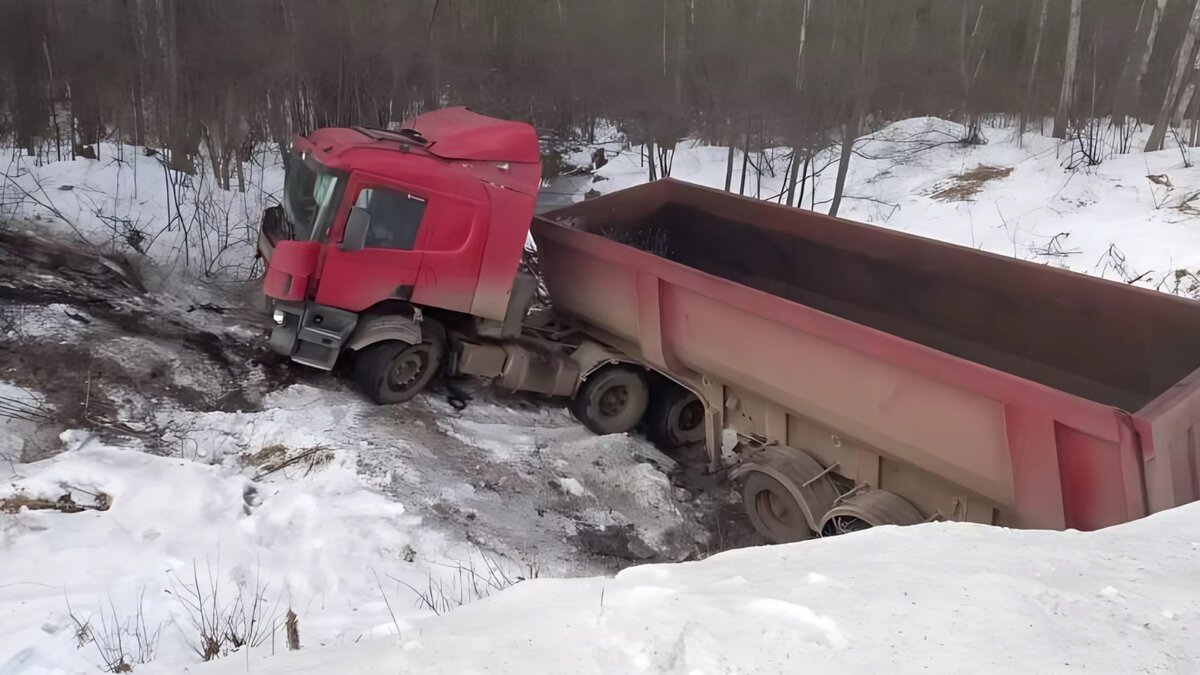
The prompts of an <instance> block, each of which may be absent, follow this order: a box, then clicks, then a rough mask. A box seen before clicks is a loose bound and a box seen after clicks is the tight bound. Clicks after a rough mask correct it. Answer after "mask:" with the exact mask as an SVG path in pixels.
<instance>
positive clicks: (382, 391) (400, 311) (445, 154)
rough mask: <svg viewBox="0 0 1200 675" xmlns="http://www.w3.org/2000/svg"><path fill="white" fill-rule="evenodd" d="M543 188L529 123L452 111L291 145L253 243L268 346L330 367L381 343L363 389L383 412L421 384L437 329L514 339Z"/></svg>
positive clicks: (439, 342)
mask: <svg viewBox="0 0 1200 675" xmlns="http://www.w3.org/2000/svg"><path fill="white" fill-rule="evenodd" d="M540 181H541V161H540V152H539V146H538V140H537V133H536V131H535V130H534V129H533V127H531V126H529V125H528V124H523V123H520V122H511V121H504V120H498V119H493V118H490V117H486V116H483V115H479V114H477V113H474V112H472V111H470V110H468V109H466V108H462V107H459V108H448V109H443V110H437V111H433V112H429V113H426V114H423V115H420V116H418V117H415V118H413V119H412V120H409V121H408V122H407V123H406V124H405V125H404V126H403V128H402V129H399V130H384V129H370V128H363V127H354V128H330V129H320V130H318V131H315V132H313V133H312V134H310V135H309V136H307V137H297V138H296V139H295V141H294V142H293V146H292V151H291V154H290V156H289V157H288V160H287V178H286V182H285V187H284V198H283V202H282V205H281V206H280V207H276V208H274V209H271V210H270V211H268V212H267V214H265V215H264V218H263V224H262V231H261V234H260V237H259V250H260V253H261V254H262V255H263V256H264V258H265V259H266V266H267V269H266V274H265V277H264V282H263V291H264V294H265V295H266V296H267V297H268V298H269V299H270V300H271V301H272V303H273V318H274V323H275V326H274V328H273V331H272V337H271V344H272V348H273V349H274V350H275V351H276V352H278V353H280V354H283V355H285V356H288V357H290V358H291V359H292V360H294V361H297V362H299V363H303V364H305V365H309V366H313V367H316V368H322V369H330V368H332V367H333V366H334V364H335V363H336V361H337V359H338V356H339V355H340V354H341V353H342V352H343V350H347V349H350V350H358V351H362V350H366V349H367V348H369V347H372V346H376V345H386V346H387V349H384V348H383V347H380V348H378V349H376V350H374V351H375V353H374V354H373V356H371V357H370V358H371V359H373V360H375V361H377V362H378V363H376V364H375V366H377V367H375V368H374V370H375V371H379V374H378V381H373V382H367V383H363V384H365V385H367V387H366V388H367V389H368V393H372V391H371V389H372V387H371V385H375V391H374V395H375V398H377V399H378V400H380V401H382V402H391V401H399V400H404V399H406V398H409V397H411V395H412V393H415V392H416V391H418V390H419V389H420V388H421V387H422V386H424V384H425V382H427V381H428V379H429V377H431V376H432V374H433V371H435V370H436V368H437V366H438V363H439V362H440V360H441V357H442V351H444V349H445V345H444V336H445V328H444V326H443V325H442V324H443V323H444V322H445V321H452V322H453V321H467V322H471V323H473V324H474V325H475V326H477V327H478V328H479V330H481V331H484V332H489V331H490V332H492V333H494V334H496V335H497V336H499V335H500V334H502V333H503V332H504V331H506V330H507V331H512V330H514V329H516V330H519V321H520V317H521V316H522V315H523V314H524V309H525V308H524V307H523V306H522V304H523V303H524V302H525V300H526V299H527V297H528V296H529V293H525V292H520V291H521V288H518V293H515V294H514V284H517V285H518V286H521V285H522V284H521V281H520V280H519V278H518V275H517V270H518V265H519V262H520V259H521V254H522V252H523V250H524V247H525V242H526V239H527V237H528V233H529V224H530V220H531V218H532V216H533V211H534V204H535V202H536V197H537V190H538V187H539V185H540ZM525 285H526V286H527V285H528V284H525ZM431 317H437V318H436V319H434V318H431ZM437 319H442V321H438V320H437ZM506 319H508V322H507V324H506V323H505V321H506ZM514 325H515V326H516V328H514ZM382 352H387V353H386V354H384V353H382ZM405 352H408V353H405ZM384 371H393V372H384ZM371 377H375V376H371ZM368 379H370V378H368ZM414 385H415V386H414ZM389 391H390V393H389Z"/></svg>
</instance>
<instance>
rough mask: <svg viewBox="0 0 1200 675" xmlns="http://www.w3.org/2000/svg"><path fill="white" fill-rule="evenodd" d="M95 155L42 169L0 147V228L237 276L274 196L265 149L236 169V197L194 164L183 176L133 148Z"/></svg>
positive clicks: (44, 164) (278, 186) (277, 180)
mask: <svg viewBox="0 0 1200 675" xmlns="http://www.w3.org/2000/svg"><path fill="white" fill-rule="evenodd" d="M96 150H97V153H98V157H99V159H95V160H91V159H82V158H81V159H75V160H67V161H44V160H45V158H44V157H39V158H34V157H27V156H24V155H23V154H22V153H21V152H19V151H13V150H11V149H0V195H3V196H4V198H3V199H0V221H2V220H18V219H29V220H34V221H38V222H41V223H42V224H43V225H44V226H46V227H50V228H53V229H54V230H56V231H57V232H59V233H60V234H63V235H67V236H70V237H78V238H81V239H84V240H86V241H88V242H90V243H92V244H96V245H97V246H101V247H103V248H106V249H118V250H125V251H138V252H141V253H144V254H146V256H147V257H148V258H149V259H151V260H153V261H155V262H158V263H160V264H164V265H167V266H170V267H173V268H184V267H187V268H191V269H192V270H193V271H195V272H202V273H205V274H216V275H220V276H230V277H236V278H246V276H247V275H248V274H249V272H250V270H251V269H252V263H253V256H254V251H255V246H256V243H257V241H258V223H259V220H260V218H261V217H262V212H263V210H264V209H265V208H266V207H268V206H271V205H273V204H276V203H278V197H279V195H280V193H281V191H282V189H283V167H282V163H281V160H280V158H279V155H278V152H277V151H276V150H275V149H274V148H272V147H269V146H266V145H264V146H262V147H261V148H260V149H259V151H258V152H256V153H255V156H254V157H253V158H252V161H250V162H246V163H245V165H244V166H245V171H246V184H247V189H246V191H245V192H239V191H238V190H236V189H233V190H223V189H221V188H220V187H219V186H217V185H216V183H215V181H214V180H213V177H212V171H211V168H210V167H208V166H207V165H206V164H204V161H205V160H204V159H203V158H201V159H200V160H198V161H199V165H198V170H197V171H196V173H195V175H188V174H184V173H180V172H177V171H172V170H170V169H168V168H167V167H166V165H165V164H164V162H163V160H162V157H161V156H159V155H155V156H147V155H146V154H145V153H144V152H143V151H142V149H141V148H138V147H135V146H131V145H123V144H115V143H100V144H98V145H97V146H96ZM234 187H235V188H236V185H234Z"/></svg>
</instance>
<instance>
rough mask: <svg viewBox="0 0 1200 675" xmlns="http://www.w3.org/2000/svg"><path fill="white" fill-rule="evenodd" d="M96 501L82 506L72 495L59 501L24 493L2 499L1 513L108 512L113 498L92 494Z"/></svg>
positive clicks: (65, 495)
mask: <svg viewBox="0 0 1200 675" xmlns="http://www.w3.org/2000/svg"><path fill="white" fill-rule="evenodd" d="M92 497H93V498H94V499H95V501H94V502H93V503H91V504H81V503H79V502H77V501H75V498H74V497H72V496H71V493H69V492H68V493H66V494H64V495H63V496H61V497H59V498H58V499H46V498H44V497H33V496H30V495H28V494H25V493H23V492H19V493H17V494H15V495H11V496H8V497H3V498H0V513H16V512H18V511H20V510H21V509H28V510H30V511H59V512H61V513H80V512H82V511H107V510H108V509H109V507H110V506H112V497H109V496H108V495H106V494H104V493H103V492H97V493H94V494H92Z"/></svg>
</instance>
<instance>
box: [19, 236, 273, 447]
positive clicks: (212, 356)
mask: <svg viewBox="0 0 1200 675" xmlns="http://www.w3.org/2000/svg"><path fill="white" fill-rule="evenodd" d="M170 300H174V299H173V298H170V297H165V296H161V295H157V294H152V293H148V292H147V291H146V289H145V287H144V285H143V283H142V280H141V279H140V278H139V275H138V274H137V272H136V271H135V269H134V267H133V266H132V265H131V264H130V263H129V262H128V261H126V260H124V259H122V258H111V257H107V256H103V255H100V254H98V253H96V252H95V251H93V250H91V249H89V248H87V247H85V246H83V245H75V244H71V243H65V242H61V241H55V240H50V239H45V238H42V237H38V236H34V235H32V234H27V233H18V232H10V231H0V349H3V352H4V356H3V358H2V359H0V379H3V380H6V381H8V382H12V383H14V384H17V385H19V386H22V387H27V388H29V389H32V390H35V391H38V392H40V393H41V394H42V395H43V396H45V399H46V403H47V404H48V406H49V407H50V408H51V409H52V410H53V418H54V421H55V424H54V425H53V427H54V428H47V429H45V430H43V432H44V433H42V434H39V438H38V439H31V440H33V441H34V442H32V443H30V444H28V445H27V453H26V454H27V456H26V457H24V458H23V459H25V460H26V461H30V460H36V459H39V458H41V457H44V456H46V455H47V454H53V453H54V452H56V451H57V449H58V444H57V443H55V442H53V438H54V436H55V435H56V434H57V432H59V431H62V430H63V429H67V428H94V429H96V430H97V431H98V432H100V433H102V434H107V435H112V436H135V437H139V438H143V439H145V440H150V441H152V440H153V439H154V437H155V434H154V433H153V430H152V429H148V428H147V427H145V426H144V423H145V422H146V421H147V420H145V419H139V417H142V416H141V415H139V414H138V412H139V411H137V410H135V409H131V406H135V404H136V403H137V401H135V400H134V399H135V398H136V399H138V400H142V401H154V400H159V399H162V400H170V401H173V402H177V403H178V404H181V405H182V406H184V407H186V408H189V409H194V410H197V411H201V412H206V411H212V410H227V411H231V410H253V409H254V408H255V407H256V405H257V400H258V399H259V398H261V393H262V392H264V391H266V390H269V389H272V388H278V387H281V386H286V385H287V384H289V383H291V382H292V381H294V380H295V372H296V371H295V370H293V369H290V368H286V367H284V366H283V364H281V363H280V361H279V359H277V358H275V357H274V355H273V354H271V353H270V351H269V350H268V349H267V348H266V343H265V341H261V340H259V341H251V340H247V339H239V338H238V337H234V336H233V335H231V334H230V333H228V332H226V329H228V328H230V327H232V326H241V327H243V329H244V328H245V327H246V326H247V325H248V326H250V327H251V328H254V329H257V330H259V331H265V329H266V328H265V324H264V323H263V321H262V319H261V318H260V317H258V316H255V315H253V314H252V313H249V312H246V311H230V312H226V311H221V312H219V313H218V312H215V311H213V310H212V309H211V308H212V307H218V305H210V307H209V308H208V309H203V308H201V309H197V308H196V307H195V306H194V305H186V304H179V305H178V306H176V305H175V304H174V303H171V302H168V301H170ZM185 369H195V370H196V371H200V372H201V373H202V374H203V378H197V377H193V376H189V375H188V374H187V373H184V372H183V371H184V370H185ZM254 380H257V381H258V382H259V385H258V386H257V387H252V388H247V387H246V386H245V383H246V382H247V381H254ZM205 384H210V385H215V386H203V385H205ZM122 392H129V393H136V397H133V396H123V395H122ZM34 448H41V449H40V450H36V449H34ZM30 453H32V455H31V454H30Z"/></svg>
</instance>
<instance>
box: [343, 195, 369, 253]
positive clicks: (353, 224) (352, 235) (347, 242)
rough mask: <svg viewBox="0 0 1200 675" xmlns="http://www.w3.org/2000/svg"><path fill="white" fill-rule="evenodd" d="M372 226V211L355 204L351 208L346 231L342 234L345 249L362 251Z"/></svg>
mask: <svg viewBox="0 0 1200 675" xmlns="http://www.w3.org/2000/svg"><path fill="white" fill-rule="evenodd" d="M370 228H371V212H370V211H367V210H366V209H364V208H362V207H359V206H355V207H354V208H352V209H350V218H349V219H348V220H347V221H346V231H345V232H344V233H343V234H342V250H343V251H361V250H362V248H363V246H366V244H367V230H369V229H370Z"/></svg>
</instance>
